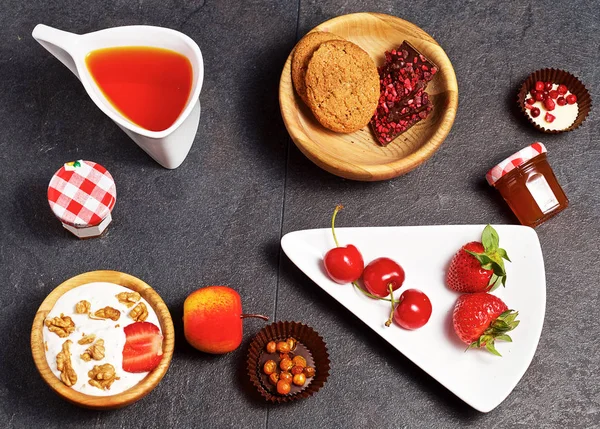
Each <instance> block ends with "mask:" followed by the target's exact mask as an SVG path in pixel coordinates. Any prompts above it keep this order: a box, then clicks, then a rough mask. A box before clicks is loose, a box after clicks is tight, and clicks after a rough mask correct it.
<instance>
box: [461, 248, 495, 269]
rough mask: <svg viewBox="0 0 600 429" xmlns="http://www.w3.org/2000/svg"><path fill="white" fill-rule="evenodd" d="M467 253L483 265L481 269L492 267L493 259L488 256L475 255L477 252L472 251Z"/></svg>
mask: <svg viewBox="0 0 600 429" xmlns="http://www.w3.org/2000/svg"><path fill="white" fill-rule="evenodd" d="M465 252H467V253H468V254H469V255H471V256H473V257H474V258H475V259H477V260H478V261H479V263H480V264H481V267H482V268H483V267H485V266H487V265H490V264H491V263H492V262H494V261H493V259H492V258H491V257H490V256H489V255H486V254H485V253H475V252H471V251H470V250H467V249H465ZM485 269H488V268H485Z"/></svg>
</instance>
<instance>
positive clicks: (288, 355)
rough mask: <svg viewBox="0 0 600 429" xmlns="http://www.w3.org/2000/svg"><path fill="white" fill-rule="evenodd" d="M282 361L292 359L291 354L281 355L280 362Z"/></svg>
mask: <svg viewBox="0 0 600 429" xmlns="http://www.w3.org/2000/svg"><path fill="white" fill-rule="evenodd" d="M281 359H290V360H291V359H292V358H291V356H290V354H289V353H279V360H281Z"/></svg>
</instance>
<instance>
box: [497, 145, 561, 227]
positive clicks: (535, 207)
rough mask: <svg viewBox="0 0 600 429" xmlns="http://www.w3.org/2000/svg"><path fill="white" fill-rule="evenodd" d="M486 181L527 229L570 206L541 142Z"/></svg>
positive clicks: (506, 162) (510, 159) (501, 166)
mask: <svg viewBox="0 0 600 429" xmlns="http://www.w3.org/2000/svg"><path fill="white" fill-rule="evenodd" d="M486 179H487V181H488V183H489V184H490V185H491V186H494V187H495V188H496V189H497V190H498V191H500V194H501V195H502V197H503V198H504V200H505V201H506V202H507V203H508V205H509V206H510V208H511V210H512V211H513V213H514V214H515V215H516V216H517V218H518V219H519V222H521V224H523V225H526V226H531V227H536V226H538V225H539V224H541V223H542V222H545V221H546V220H548V219H549V218H551V217H552V216H554V215H555V214H557V213H558V212H560V211H562V210H564V209H566V208H567V207H568V205H569V200H568V199H567V196H566V195H565V193H564V191H563V190H562V188H561V187H560V185H559V183H558V181H557V180H556V176H555V175H554V172H553V171H552V167H550V164H548V160H547V157H546V147H545V146H544V145H543V144H542V143H539V142H536V143H534V144H532V145H531V146H527V147H526V148H524V149H521V150H520V151H518V152H517V153H515V154H513V155H511V156H509V157H508V158H506V159H505V160H504V161H502V162H501V163H500V164H498V165H496V166H495V167H494V168H492V169H491V170H490V171H488V173H487V174H486Z"/></svg>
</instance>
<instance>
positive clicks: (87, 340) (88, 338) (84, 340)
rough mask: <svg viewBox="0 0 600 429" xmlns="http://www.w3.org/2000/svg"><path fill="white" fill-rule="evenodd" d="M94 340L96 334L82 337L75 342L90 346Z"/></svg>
mask: <svg viewBox="0 0 600 429" xmlns="http://www.w3.org/2000/svg"><path fill="white" fill-rule="evenodd" d="M95 339H96V334H90V335H84V336H83V337H82V338H81V339H80V340H79V341H77V342H78V343H79V344H81V345H84V344H92V343H93V342H94V340H95Z"/></svg>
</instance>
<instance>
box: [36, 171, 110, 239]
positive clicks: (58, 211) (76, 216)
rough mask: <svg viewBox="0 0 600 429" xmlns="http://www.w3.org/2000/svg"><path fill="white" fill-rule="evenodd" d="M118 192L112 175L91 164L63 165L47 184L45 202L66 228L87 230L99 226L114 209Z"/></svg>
mask: <svg viewBox="0 0 600 429" xmlns="http://www.w3.org/2000/svg"><path fill="white" fill-rule="evenodd" d="M116 199H117V189H116V187H115V181H114V180H113V177H112V176H111V174H110V173H109V172H108V171H107V170H106V168H104V167H103V166H101V165H100V164H97V163H95V162H92V161H83V160H79V161H73V162H67V163H66V164H65V165H63V166H62V167H61V168H60V169H59V170H58V171H57V172H56V173H54V176H52V179H51V180H50V184H49V185H48V203H49V204H50V208H51V209H52V212H54V214H55V215H56V217H57V218H58V219H60V221H61V222H62V223H63V224H65V225H71V226H73V227H75V228H87V227H91V226H97V225H99V224H100V223H101V222H102V221H103V220H105V219H106V218H108V217H109V216H110V212H111V211H112V209H113V207H114V206H115V201H116Z"/></svg>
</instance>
